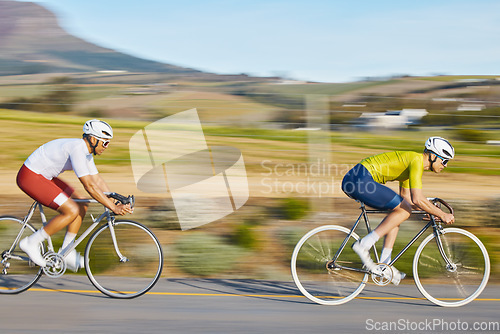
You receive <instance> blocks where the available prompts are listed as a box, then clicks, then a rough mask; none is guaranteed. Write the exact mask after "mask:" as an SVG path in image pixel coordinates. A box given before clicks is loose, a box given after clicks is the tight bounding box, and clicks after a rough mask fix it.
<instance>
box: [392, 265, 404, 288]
mask: <svg viewBox="0 0 500 334" xmlns="http://www.w3.org/2000/svg"><path fill="white" fill-rule="evenodd" d="M391 269H392V280H391V283H392V284H394V285H399V283H401V280H402V279H404V278H405V277H406V274H405V273H403V272H401V271H399V270H397V269H396V267H394V266H391Z"/></svg>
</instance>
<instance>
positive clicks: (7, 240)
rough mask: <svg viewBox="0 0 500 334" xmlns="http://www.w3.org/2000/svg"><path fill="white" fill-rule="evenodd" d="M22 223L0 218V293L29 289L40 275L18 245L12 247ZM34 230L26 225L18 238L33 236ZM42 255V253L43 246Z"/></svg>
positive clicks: (12, 292)
mask: <svg viewBox="0 0 500 334" xmlns="http://www.w3.org/2000/svg"><path fill="white" fill-rule="evenodd" d="M22 226H23V221H22V220H20V219H17V218H15V217H11V216H2V217H0V252H1V254H2V255H1V256H2V257H1V261H2V263H1V264H0V270H2V271H1V273H0V293H1V294H15V293H20V292H23V291H25V290H27V289H29V288H30V287H31V286H32V285H33V284H35V283H36V282H37V281H38V279H39V278H40V276H41V275H42V268H40V267H39V266H37V265H35V264H34V263H33V262H31V261H30V259H29V257H28V255H27V254H26V253H24V252H23V251H22V250H21V249H20V248H19V245H18V244H16V245H14V241H15V240H16V237H17V236H18V235H19V233H20V232H21V227H22ZM34 232H35V229H34V228H33V227H32V226H31V225H29V224H26V228H25V230H24V231H23V233H22V235H21V236H20V238H19V241H20V240H22V239H23V238H25V237H27V236H29V235H31V234H33V233H34ZM40 247H42V253H43V245H41V246H40Z"/></svg>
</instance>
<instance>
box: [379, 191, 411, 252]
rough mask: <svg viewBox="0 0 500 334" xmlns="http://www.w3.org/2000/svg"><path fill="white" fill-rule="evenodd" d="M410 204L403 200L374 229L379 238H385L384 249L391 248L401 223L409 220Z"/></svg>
mask: <svg viewBox="0 0 500 334" xmlns="http://www.w3.org/2000/svg"><path fill="white" fill-rule="evenodd" d="M410 215H411V204H410V203H408V201H406V200H403V201H402V202H401V203H400V204H399V205H398V206H397V207H395V208H394V209H393V210H392V211H391V212H390V213H389V214H388V215H387V216H386V217H385V218H384V220H382V222H381V223H380V224H379V225H378V226H377V228H375V232H376V233H377V234H378V235H379V237H383V236H386V239H385V242H384V247H387V248H392V246H393V245H394V241H395V240H396V236H397V235H398V228H399V225H401V223H402V222H404V221H405V220H407V219H408V218H410Z"/></svg>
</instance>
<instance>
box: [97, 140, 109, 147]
mask: <svg viewBox="0 0 500 334" xmlns="http://www.w3.org/2000/svg"><path fill="white" fill-rule="evenodd" d="M99 141H102V147H104V148H107V147H108V145H109V140H102V139H99Z"/></svg>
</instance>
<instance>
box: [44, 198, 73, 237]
mask: <svg viewBox="0 0 500 334" xmlns="http://www.w3.org/2000/svg"><path fill="white" fill-rule="evenodd" d="M57 211H58V212H59V215H57V216H55V217H54V218H52V219H51V220H50V221H49V223H48V224H47V225H45V227H44V230H45V232H47V234H48V235H54V234H55V233H57V232H59V231H60V230H62V229H63V228H65V227H66V226H68V225H69V224H71V223H72V222H74V221H75V220H76V219H77V217H79V214H80V208H79V206H78V204H76V202H75V201H73V200H72V199H71V198H68V199H67V200H66V201H65V202H64V203H63V204H62V205H60V206H59V207H58V208H57ZM80 224H81V222H80ZM79 227H80V226H78V228H79Z"/></svg>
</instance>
